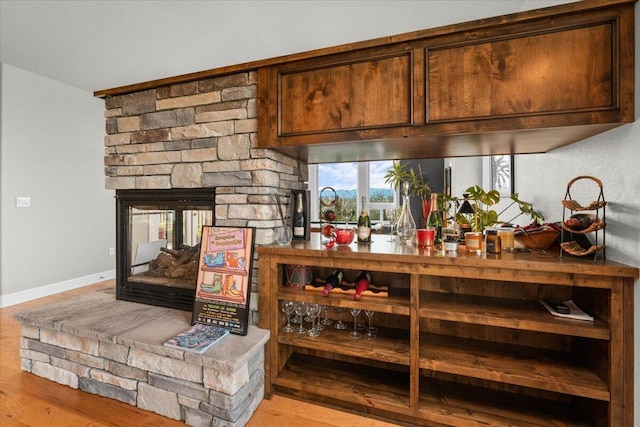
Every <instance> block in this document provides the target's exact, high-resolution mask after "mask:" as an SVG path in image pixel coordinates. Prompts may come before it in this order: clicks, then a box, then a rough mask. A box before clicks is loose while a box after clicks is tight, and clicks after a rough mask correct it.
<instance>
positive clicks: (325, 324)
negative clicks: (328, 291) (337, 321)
mask: <svg viewBox="0 0 640 427" xmlns="http://www.w3.org/2000/svg"><path fill="white" fill-rule="evenodd" d="M322 309H323V310H324V318H323V319H322V320H321V321H320V323H322V324H323V325H324V326H329V325H330V324H332V323H333V320H331V319H329V317H328V313H327V311H328V310H329V306H328V305H323V306H322Z"/></svg>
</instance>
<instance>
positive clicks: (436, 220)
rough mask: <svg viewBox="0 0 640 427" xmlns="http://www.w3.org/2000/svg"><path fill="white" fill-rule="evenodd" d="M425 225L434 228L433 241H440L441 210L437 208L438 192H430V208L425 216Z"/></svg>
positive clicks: (437, 242)
mask: <svg viewBox="0 0 640 427" xmlns="http://www.w3.org/2000/svg"><path fill="white" fill-rule="evenodd" d="M427 227H433V228H434V229H435V235H434V243H436V244H439V243H442V211H440V210H438V193H431V210H430V211H429V216H428V217H427Z"/></svg>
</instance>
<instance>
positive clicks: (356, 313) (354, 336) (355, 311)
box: [349, 308, 362, 340]
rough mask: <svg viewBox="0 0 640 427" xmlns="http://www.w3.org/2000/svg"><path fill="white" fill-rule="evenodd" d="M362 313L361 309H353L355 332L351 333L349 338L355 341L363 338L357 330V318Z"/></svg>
mask: <svg viewBox="0 0 640 427" xmlns="http://www.w3.org/2000/svg"><path fill="white" fill-rule="evenodd" d="M360 311H361V310H360V309H359V308H352V309H351V315H352V316H353V332H350V333H349V336H350V337H351V338H353V339H356V340H357V339H358V338H360V337H362V334H361V333H360V332H358V331H357V330H356V325H357V323H358V321H357V317H358V315H359V314H360Z"/></svg>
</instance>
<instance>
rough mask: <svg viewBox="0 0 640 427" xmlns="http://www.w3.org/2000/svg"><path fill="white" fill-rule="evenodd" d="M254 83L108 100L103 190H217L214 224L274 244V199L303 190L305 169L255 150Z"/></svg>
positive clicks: (206, 82)
mask: <svg viewBox="0 0 640 427" xmlns="http://www.w3.org/2000/svg"><path fill="white" fill-rule="evenodd" d="M256 78H257V77H256V73H255V72H244V73H237V74H231V75H226V76H220V77H214V78H208V79H202V80H198V81H193V82H188V83H180V84H175V85H171V86H163V87H158V88H156V89H150V90H144V91H140V92H134V93H130V94H125V95H117V96H107V97H106V98H105V108H106V111H105V117H106V132H107V135H106V136H105V139H104V145H105V160H104V163H105V174H106V188H108V189H114V190H121V189H169V188H215V189H216V212H215V220H216V225H220V226H237V227H255V228H256V243H257V244H264V243H271V242H272V241H273V227H274V226H275V225H276V224H277V212H276V206H275V204H274V199H273V195H275V194H279V195H289V194H290V190H291V189H301V188H303V185H304V181H306V180H307V165H306V163H300V162H298V161H297V160H295V159H292V158H290V157H288V156H286V155H283V154H281V153H278V152H275V151H273V150H264V149H256V148H254V147H256V142H257V99H256V94H257V84H256ZM254 268H257V263H256V262H254ZM257 277H258V275H257V273H255V272H254V274H253V283H252V292H253V293H254V295H252V296H251V301H252V304H251V306H252V307H251V310H252V311H253V312H255V311H256V310H257V308H256V307H257V306H256V304H257V301H258V297H257Z"/></svg>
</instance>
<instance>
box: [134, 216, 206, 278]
mask: <svg viewBox="0 0 640 427" xmlns="http://www.w3.org/2000/svg"><path fill="white" fill-rule="evenodd" d="M128 216H129V229H130V230H131V232H130V233H129V236H130V239H129V245H128V254H129V257H128V258H129V265H130V269H129V277H128V281H129V282H136V283H150V284H157V285H165V286H176V287H181V288H187V289H194V287H195V280H196V277H195V276H196V272H197V265H196V263H197V256H198V253H199V244H200V234H201V232H202V226H203V225H211V224H212V221H213V212H212V211H211V208H210V207H199V208H194V209H185V210H182V209H179V208H178V209H157V208H146V209H145V208H144V207H138V206H130V207H129V213H128ZM189 254H190V255H191V256H188V255H189Z"/></svg>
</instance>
